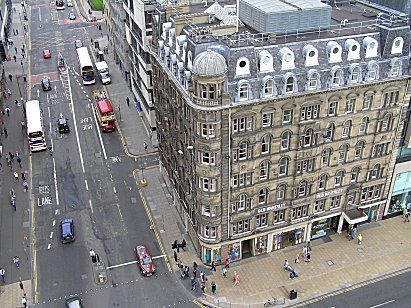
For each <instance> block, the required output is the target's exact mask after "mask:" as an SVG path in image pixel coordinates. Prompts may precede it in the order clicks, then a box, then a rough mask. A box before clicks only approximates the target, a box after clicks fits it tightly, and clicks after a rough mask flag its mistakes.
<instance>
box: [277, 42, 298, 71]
mask: <svg viewBox="0 0 411 308" xmlns="http://www.w3.org/2000/svg"><path fill="white" fill-rule="evenodd" d="M279 56H280V59H281V69H282V70H290V69H294V68H295V64H294V53H293V52H292V51H291V49H290V48H288V47H283V48H281V50H280V53H279Z"/></svg>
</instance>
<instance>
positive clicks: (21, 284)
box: [19, 278, 24, 291]
mask: <svg viewBox="0 0 411 308" xmlns="http://www.w3.org/2000/svg"><path fill="white" fill-rule="evenodd" d="M19 284H20V290H22V291H24V285H23V281H21V278H20V279H19Z"/></svg>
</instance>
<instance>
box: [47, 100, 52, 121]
mask: <svg viewBox="0 0 411 308" xmlns="http://www.w3.org/2000/svg"><path fill="white" fill-rule="evenodd" d="M47 103H48V102H47ZM47 113H48V114H49V118H51V114H50V107H49V106H47Z"/></svg>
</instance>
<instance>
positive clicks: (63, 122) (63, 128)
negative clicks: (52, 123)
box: [57, 115, 70, 134]
mask: <svg viewBox="0 0 411 308" xmlns="http://www.w3.org/2000/svg"><path fill="white" fill-rule="evenodd" d="M57 125H58V127H59V133H60V134H67V133H69V132H70V127H69V125H68V121H67V119H66V118H63V116H62V115H60V118H59V119H58V120H57Z"/></svg>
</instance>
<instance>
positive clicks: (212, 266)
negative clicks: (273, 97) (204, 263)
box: [210, 261, 217, 272]
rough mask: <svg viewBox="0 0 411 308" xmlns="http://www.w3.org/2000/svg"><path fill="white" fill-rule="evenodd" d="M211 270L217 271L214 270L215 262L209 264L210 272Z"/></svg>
mask: <svg viewBox="0 0 411 308" xmlns="http://www.w3.org/2000/svg"><path fill="white" fill-rule="evenodd" d="M213 270H214V272H215V271H217V269H216V268H215V261H212V262H211V268H210V271H213Z"/></svg>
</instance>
